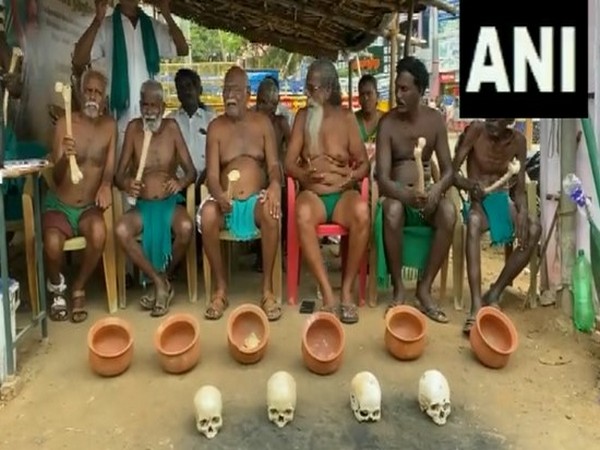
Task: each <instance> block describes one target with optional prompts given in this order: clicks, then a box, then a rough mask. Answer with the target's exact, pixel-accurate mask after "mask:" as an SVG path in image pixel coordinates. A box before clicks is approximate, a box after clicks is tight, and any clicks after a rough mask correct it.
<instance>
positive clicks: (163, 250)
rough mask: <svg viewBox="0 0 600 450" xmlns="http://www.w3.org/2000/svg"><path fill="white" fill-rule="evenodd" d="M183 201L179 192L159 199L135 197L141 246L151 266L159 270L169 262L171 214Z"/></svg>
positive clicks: (171, 248) (170, 253)
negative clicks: (140, 221) (139, 222)
mask: <svg viewBox="0 0 600 450" xmlns="http://www.w3.org/2000/svg"><path fill="white" fill-rule="evenodd" d="M184 201H185V199H184V198H183V195H181V194H175V195H171V196H169V197H165V198H163V199H160V200H147V199H141V198H139V199H137V202H136V205H135V207H136V209H137V210H138V212H139V213H140V216H141V218H142V248H143V249H144V254H145V255H146V258H148V261H150V263H151V264H152V267H154V269H155V270H157V271H159V272H162V271H164V270H165V269H166V268H167V266H168V265H169V263H170V262H171V257H172V256H173V255H172V253H173V243H172V240H171V225H172V223H173V214H174V213H175V207H176V206H177V205H178V204H180V203H183V202H184Z"/></svg>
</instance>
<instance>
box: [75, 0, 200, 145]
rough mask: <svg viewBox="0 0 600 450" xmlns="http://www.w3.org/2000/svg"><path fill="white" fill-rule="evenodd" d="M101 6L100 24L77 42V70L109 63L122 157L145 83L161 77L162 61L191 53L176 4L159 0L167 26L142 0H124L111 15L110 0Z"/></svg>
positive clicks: (93, 25) (98, 1) (97, 20)
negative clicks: (144, 7)
mask: <svg viewBox="0 0 600 450" xmlns="http://www.w3.org/2000/svg"><path fill="white" fill-rule="evenodd" d="M95 3H96V15H95V17H94V20H93V21H92V23H91V24H90V26H89V27H88V28H87V30H85V32H84V33H83V35H82V36H81V38H80V39H79V41H78V42H77V43H76V44H75V50H74V52H73V67H74V69H75V70H82V68H83V67H85V66H87V65H89V64H90V63H95V62H96V61H98V60H100V59H101V58H105V59H106V73H107V76H108V81H109V88H108V93H109V97H110V107H109V109H110V111H111V113H113V114H114V115H115V118H116V119H117V124H118V129H119V142H118V145H117V155H120V153H121V146H122V145H123V137H124V136H125V129H126V128H127V124H128V123H129V121H130V120H132V119H134V118H136V117H139V116H140V106H139V105H140V89H141V87H142V83H144V81H146V80H148V79H153V78H154V77H155V76H156V75H158V73H159V72H160V60H161V58H165V59H169V58H174V57H176V56H185V55H187V54H188V50H189V49H188V44H187V42H186V40H185V37H184V35H183V33H182V32H181V30H180V29H179V27H178V26H177V24H176V23H175V21H174V19H173V16H172V15H171V9H170V0H159V1H157V2H156V3H157V6H158V7H159V8H160V11H161V13H162V15H163V17H164V19H165V21H166V24H164V23H161V22H159V21H158V20H156V19H154V18H152V17H150V16H148V15H147V14H146V13H144V11H142V9H141V8H140V7H139V4H140V1H139V0H120V1H119V3H118V4H117V6H115V9H114V11H113V14H112V15H110V16H108V17H106V8H107V0H95Z"/></svg>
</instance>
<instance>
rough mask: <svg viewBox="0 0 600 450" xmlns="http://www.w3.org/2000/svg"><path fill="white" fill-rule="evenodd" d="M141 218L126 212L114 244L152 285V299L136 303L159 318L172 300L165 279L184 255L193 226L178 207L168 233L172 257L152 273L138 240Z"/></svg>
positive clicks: (135, 212) (152, 270) (150, 264)
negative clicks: (161, 270) (117, 244)
mask: <svg viewBox="0 0 600 450" xmlns="http://www.w3.org/2000/svg"><path fill="white" fill-rule="evenodd" d="M142 229H143V224H142V218H141V216H140V214H139V212H138V211H137V210H136V209H131V210H129V211H127V212H126V213H125V214H124V215H123V217H121V220H120V221H119V223H118V224H117V226H116V229H115V233H116V236H117V240H118V242H119V244H120V245H121V247H122V248H123V250H124V251H125V253H126V254H127V256H128V257H129V258H130V259H131V261H132V262H133V263H134V264H135V265H136V266H137V267H139V269H140V270H141V271H142V272H144V274H145V275H146V276H147V277H148V278H150V280H151V281H152V282H153V284H154V290H155V292H154V297H152V296H145V297H144V298H143V299H142V301H141V302H140V303H141V305H142V307H144V308H145V309H150V310H151V315H152V316H154V317H160V316H163V315H165V314H166V313H167V312H168V310H169V305H170V302H171V300H172V299H173V296H174V291H173V287H172V286H171V283H170V282H169V276H170V275H172V272H173V271H174V270H175V268H176V267H177V265H178V264H179V262H180V261H181V260H182V259H183V257H184V256H185V254H186V252H187V248H188V246H189V245H190V241H191V240H192V233H193V231H194V230H193V229H194V224H193V223H192V219H190V217H189V215H188V213H187V211H186V210H185V208H184V207H183V206H181V205H177V206H176V207H175V211H174V213H173V220H172V223H171V232H172V234H173V247H172V255H171V261H170V263H169V266H168V267H167V268H166V270H165V271H164V272H159V271H158V270H156V269H155V268H154V267H153V266H152V263H151V262H150V261H148V259H147V258H146V255H144V251H143V249H142V246H141V244H140V242H138V239H137V238H138V236H139V235H140V233H141V232H142Z"/></svg>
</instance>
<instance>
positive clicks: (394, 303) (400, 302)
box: [383, 300, 404, 317]
mask: <svg viewBox="0 0 600 450" xmlns="http://www.w3.org/2000/svg"><path fill="white" fill-rule="evenodd" d="M400 305H404V301H403V300H392V301H391V302H390V303H389V304H388V305H387V307H386V308H385V312H384V313H383V317H385V316H387V313H388V312H390V309H392V308H395V307H396V306H400Z"/></svg>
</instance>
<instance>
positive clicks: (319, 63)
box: [308, 58, 342, 106]
mask: <svg viewBox="0 0 600 450" xmlns="http://www.w3.org/2000/svg"><path fill="white" fill-rule="evenodd" d="M310 72H318V73H320V74H321V82H322V83H323V86H322V87H323V88H326V89H329V90H330V91H331V97H330V98H329V103H331V104H332V105H333V106H340V105H341V104H342V88H341V86H340V78H339V76H338V73H337V69H336V68H335V65H334V64H333V63H332V62H331V61H330V60H329V59H325V58H319V59H317V60H315V61H313V63H312V64H311V65H310V67H309V68H308V73H310Z"/></svg>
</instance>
